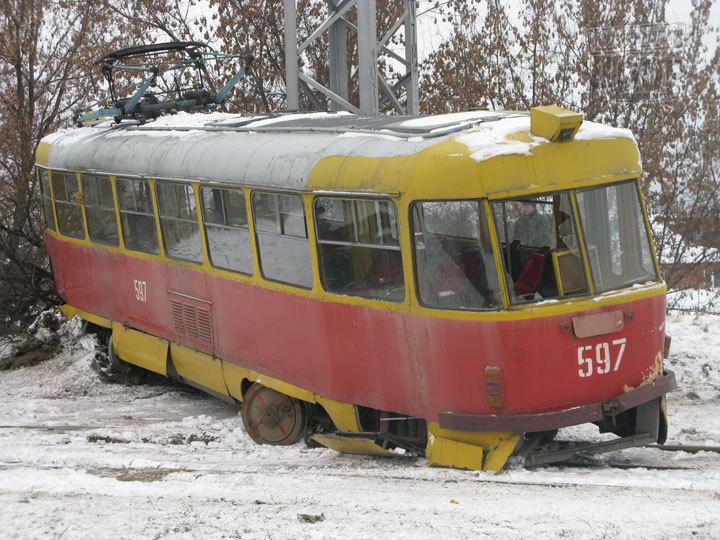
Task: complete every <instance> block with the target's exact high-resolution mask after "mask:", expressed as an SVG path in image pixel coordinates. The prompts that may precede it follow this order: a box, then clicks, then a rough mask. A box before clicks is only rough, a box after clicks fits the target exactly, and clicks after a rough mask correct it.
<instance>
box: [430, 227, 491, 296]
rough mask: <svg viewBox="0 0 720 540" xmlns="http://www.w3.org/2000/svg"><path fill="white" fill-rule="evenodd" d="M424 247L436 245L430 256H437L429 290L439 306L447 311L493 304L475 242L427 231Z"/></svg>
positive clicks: (479, 251) (481, 258)
mask: <svg viewBox="0 0 720 540" xmlns="http://www.w3.org/2000/svg"><path fill="white" fill-rule="evenodd" d="M424 236H425V245H426V246H427V245H429V244H433V243H436V244H437V245H439V246H440V247H441V249H440V250H433V252H432V253H428V254H427V256H428V257H431V258H432V257H438V258H440V260H438V261H436V262H437V266H436V268H435V270H434V271H433V272H431V275H430V276H429V278H430V280H431V284H430V289H431V291H432V294H433V295H434V296H436V297H437V304H438V306H442V307H448V308H458V307H478V305H480V306H483V305H492V304H493V299H491V298H490V295H491V292H490V290H489V288H488V283H487V276H486V273H485V262H484V260H483V256H482V252H481V250H480V248H479V247H478V246H477V244H476V243H474V242H472V241H470V240H468V239H464V238H457V237H454V236H449V235H443V234H432V233H429V232H424Z"/></svg>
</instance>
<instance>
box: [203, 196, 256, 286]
mask: <svg viewBox="0 0 720 540" xmlns="http://www.w3.org/2000/svg"><path fill="white" fill-rule="evenodd" d="M200 194H201V197H202V210H203V223H204V224H205V233H206V235H207V244H208V252H209V254H210V262H212V264H213V266H216V267H218V268H223V269H225V270H233V271H235V272H241V273H243V274H252V272H253V257H252V245H251V243H250V230H249V228H248V218H247V209H246V208H245V193H243V191H242V190H241V189H220V188H210V187H203V188H200Z"/></svg>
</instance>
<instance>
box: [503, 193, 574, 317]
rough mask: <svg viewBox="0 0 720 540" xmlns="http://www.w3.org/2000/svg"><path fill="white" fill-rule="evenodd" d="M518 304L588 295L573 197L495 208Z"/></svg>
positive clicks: (520, 201)
mask: <svg viewBox="0 0 720 540" xmlns="http://www.w3.org/2000/svg"><path fill="white" fill-rule="evenodd" d="M493 211H494V213H495V223H496V225H497V233H498V237H499V238H500V248H501V252H502V258H503V263H504V265H505V270H506V272H507V274H508V276H507V279H508V289H510V291H511V292H512V293H514V295H515V297H514V298H513V303H523V302H532V301H537V300H544V299H551V298H558V297H562V296H567V295H571V294H580V293H587V291H588V285H587V277H586V276H585V267H584V265H583V261H582V256H581V254H580V251H579V247H578V242H577V235H576V232H575V219H574V217H573V210H572V207H571V204H570V196H569V194H568V193H556V194H552V195H545V196H540V197H523V198H521V199H513V200H508V201H502V202H497V203H494V204H493Z"/></svg>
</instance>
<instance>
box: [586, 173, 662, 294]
mask: <svg viewBox="0 0 720 540" xmlns="http://www.w3.org/2000/svg"><path fill="white" fill-rule="evenodd" d="M577 202H578V209H579V211H580V219H581V221H582V225H583V231H584V234H585V243H586V244H587V247H588V254H589V256H590V267H591V269H592V273H593V279H594V280H595V287H596V289H597V291H598V292H604V291H608V290H611V289H618V288H620V287H624V286H628V285H631V284H633V283H640V282H644V281H654V280H656V279H657V275H656V272H655V264H654V261H653V258H652V252H651V251H650V240H649V238H648V231H647V227H646V225H645V218H644V216H643V213H642V207H641V206H640V198H639V194H638V189H637V186H636V184H635V182H625V183H622V184H616V185H613V186H604V187H599V188H594V189H588V190H583V191H578V193H577Z"/></svg>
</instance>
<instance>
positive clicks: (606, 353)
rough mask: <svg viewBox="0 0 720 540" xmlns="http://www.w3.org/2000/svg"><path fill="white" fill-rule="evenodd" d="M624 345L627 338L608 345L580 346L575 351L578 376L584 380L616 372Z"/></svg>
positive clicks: (623, 351) (603, 343)
mask: <svg viewBox="0 0 720 540" xmlns="http://www.w3.org/2000/svg"><path fill="white" fill-rule="evenodd" d="M626 343H627V338H620V339H614V340H613V341H612V342H610V343H608V342H607V341H603V342H602V343H598V344H597V345H595V346H594V347H593V346H592V345H585V346H582V345H581V346H580V347H578V351H577V353H578V356H577V360H578V375H580V377H581V378H583V379H585V378H587V377H592V376H593V375H605V374H606V373H610V372H611V371H617V370H618V369H620V363H621V362H622V358H623V354H624V353H625V345H626ZM593 350H594V351H595V352H594V353H593Z"/></svg>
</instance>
